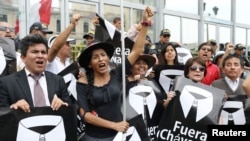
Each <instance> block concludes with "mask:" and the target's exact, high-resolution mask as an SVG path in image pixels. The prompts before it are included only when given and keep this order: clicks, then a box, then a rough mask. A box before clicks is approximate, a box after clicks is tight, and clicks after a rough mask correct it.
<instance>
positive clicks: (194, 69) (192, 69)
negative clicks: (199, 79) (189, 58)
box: [189, 66, 205, 71]
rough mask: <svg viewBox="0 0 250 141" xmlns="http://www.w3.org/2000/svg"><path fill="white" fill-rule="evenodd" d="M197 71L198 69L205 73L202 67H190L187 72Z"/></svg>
mask: <svg viewBox="0 0 250 141" xmlns="http://www.w3.org/2000/svg"><path fill="white" fill-rule="evenodd" d="M197 69H199V70H200V71H205V67H203V66H199V67H198V66H191V67H190V68H189V70H191V71H196V70H197Z"/></svg>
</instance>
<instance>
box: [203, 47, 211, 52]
mask: <svg viewBox="0 0 250 141" xmlns="http://www.w3.org/2000/svg"><path fill="white" fill-rule="evenodd" d="M201 50H203V51H206V50H207V51H208V52H211V51H212V49H210V48H201Z"/></svg>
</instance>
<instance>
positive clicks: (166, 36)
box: [150, 29, 171, 64]
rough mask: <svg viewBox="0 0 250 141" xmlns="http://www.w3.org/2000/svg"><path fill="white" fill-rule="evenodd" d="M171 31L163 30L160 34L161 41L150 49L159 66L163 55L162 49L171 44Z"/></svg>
mask: <svg viewBox="0 0 250 141" xmlns="http://www.w3.org/2000/svg"><path fill="white" fill-rule="evenodd" d="M170 36H171V34H170V30H169V29H163V30H161V33H160V39H159V41H158V42H156V43H154V44H153V45H152V46H151V48H150V54H151V55H152V56H154V57H155V59H156V64H158V59H159V56H160V53H161V49H162V47H163V46H164V45H165V44H166V43H168V42H169V40H170Z"/></svg>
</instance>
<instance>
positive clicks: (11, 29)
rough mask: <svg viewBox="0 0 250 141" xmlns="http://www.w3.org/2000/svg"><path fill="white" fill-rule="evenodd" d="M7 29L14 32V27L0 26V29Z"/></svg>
mask: <svg viewBox="0 0 250 141" xmlns="http://www.w3.org/2000/svg"><path fill="white" fill-rule="evenodd" d="M7 29H9V31H10V32H14V28H12V27H5V26H0V31H6V30H7Z"/></svg>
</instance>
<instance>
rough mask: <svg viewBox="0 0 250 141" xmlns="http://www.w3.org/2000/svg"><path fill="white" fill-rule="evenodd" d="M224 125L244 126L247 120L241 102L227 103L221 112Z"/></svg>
mask: <svg viewBox="0 0 250 141" xmlns="http://www.w3.org/2000/svg"><path fill="white" fill-rule="evenodd" d="M221 118H222V124H223V125H228V124H230V123H232V125H244V124H246V118H245V113H244V107H243V103H242V102H241V101H226V102H225V103H224V105H223V109H222V111H221Z"/></svg>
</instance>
